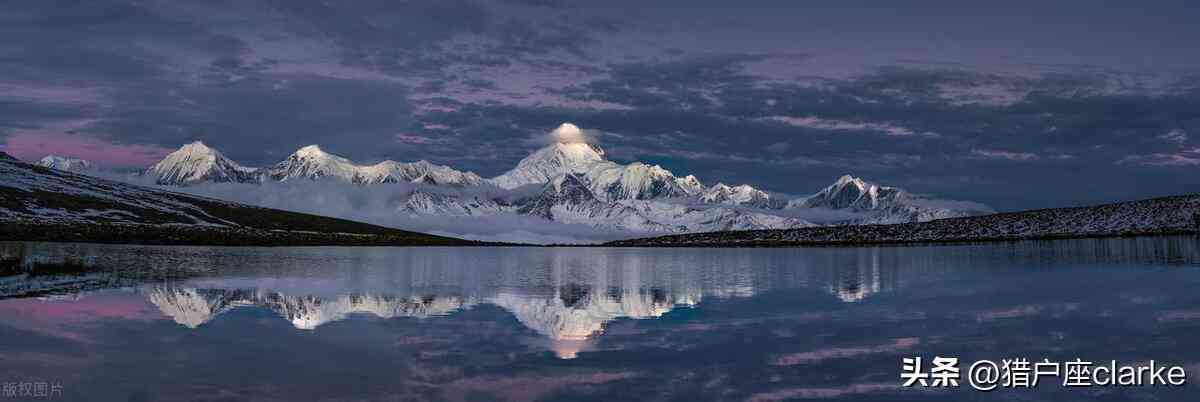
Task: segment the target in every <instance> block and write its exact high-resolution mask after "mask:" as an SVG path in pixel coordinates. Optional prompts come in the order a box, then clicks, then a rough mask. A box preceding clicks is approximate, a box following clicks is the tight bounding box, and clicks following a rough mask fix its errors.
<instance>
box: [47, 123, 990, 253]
mask: <svg viewBox="0 0 1200 402" xmlns="http://www.w3.org/2000/svg"><path fill="white" fill-rule="evenodd" d="M568 126H569V127H568ZM563 128H574V126H572V125H570V124H569V123H566V124H564V125H563V126H562V127H560V129H559V130H562V129H563ZM574 129H575V130H578V129H577V128H574ZM556 131H557V130H556ZM48 159H49V158H48ZM84 163H86V162H84ZM141 176H142V178H143V180H151V181H153V182H154V183H155V184H158V185H162V186H175V187H181V188H184V189H185V190H184V191H186V188H187V187H190V186H197V185H201V184H204V183H243V184H262V183H268V182H296V181H298V180H308V181H325V180H335V181H339V182H345V183H353V184H357V185H362V186H388V185H395V184H404V185H405V187H404V188H405V189H406V191H405V192H404V194H403V196H401V197H396V198H395V199H394V200H391V201H390V202H391V203H392V204H391V205H388V206H387V207H388V208H390V209H393V210H394V211H395V213H397V214H403V215H407V216H413V217H439V216H454V217H478V216H499V215H517V216H525V217H533V218H537V219H543V220H546V221H550V222H556V223H564V224H580V225H586V226H590V227H593V228H599V229H605V230H613V231H619V232H628V233H686V232H708V231H721V230H747V229H789V228H801V227H811V226H819V225H839V224H863V223H903V222H920V221H928V220H933V219H941V218H950V217H961V216H970V215H978V214H984V213H990V212H992V210H991V209H990V208H988V207H986V206H984V205H981V204H976V203H970V202H945V201H942V200H935V199H930V198H927V197H923V196H920V195H917V194H913V193H909V192H907V191H904V190H902V189H899V188H895V187H889V186H882V185H878V184H874V183H870V182H868V181H865V180H863V179H860V178H856V177H852V176H848V175H847V176H843V177H841V178H839V179H837V181H836V182H835V183H834V184H832V185H830V186H828V187H826V188H824V189H822V190H820V191H817V192H815V193H812V195H810V196H804V197H794V198H793V197H786V196H781V195H779V194H773V193H768V192H766V191H762V190H759V189H757V188H754V187H752V186H750V185H744V184H743V185H727V184H724V183H717V184H714V185H712V186H705V185H704V184H703V183H702V182H701V180H700V179H698V178H697V177H696V176H694V175H685V176H678V175H676V174H674V173H673V172H671V171H670V170H667V169H664V168H662V167H661V166H657V165H648V164H644V163H641V162H632V163H629V164H622V163H618V162H615V161H611V160H609V159H608V158H607V157H606V154H605V152H604V150H603V149H602V148H600V147H599V146H597V145H594V144H590V143H587V142H586V141H583V140H582V139H580V138H568V139H560V140H557V141H553V142H552V143H550V144H548V145H546V146H544V147H542V148H540V149H538V150H536V151H535V152H533V153H532V154H530V155H529V156H527V157H525V158H524V159H522V160H521V161H519V162H518V163H517V165H516V166H515V167H514V168H513V169H511V170H509V171H507V172H504V173H503V174H500V175H498V176H496V177H492V178H483V177H481V176H479V175H478V174H475V173H473V172H469V171H460V170H456V169H454V168H452V167H449V166H443V165H438V164H434V163H430V162H428V161H424V160H422V161H417V162H396V161H391V160H387V161H382V162H378V163H374V164H358V163H355V162H354V161H351V160H349V159H347V158H344V157H341V156H338V155H334V154H331V153H328V152H326V151H324V150H323V149H321V147H319V146H317V145H309V146H305V147H303V148H300V149H299V150H297V151H296V152H294V153H292V154H291V155H289V156H288V157H286V158H285V159H284V160H282V161H280V162H278V163H276V164H274V165H271V166H268V167H247V166H244V165H242V164H239V163H237V162H235V161H233V160H232V159H230V158H228V157H226V156H225V155H224V154H222V153H221V152H220V151H218V150H216V149H213V148H211V147H209V146H207V145H205V144H204V143H202V142H198V141H197V142H193V143H190V144H186V145H184V146H182V147H181V148H179V149H178V150H177V151H175V152H172V153H171V154H169V155H167V156H166V157H165V158H164V159H163V160H162V161H160V162H158V163H156V164H154V165H153V166H151V167H150V168H148V169H146V170H145V171H143V172H142V173H141ZM264 191H269V190H264Z"/></svg>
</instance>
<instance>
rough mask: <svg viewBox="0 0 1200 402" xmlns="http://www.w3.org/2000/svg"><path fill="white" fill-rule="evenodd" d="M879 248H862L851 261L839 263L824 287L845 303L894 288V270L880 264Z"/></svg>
mask: <svg viewBox="0 0 1200 402" xmlns="http://www.w3.org/2000/svg"><path fill="white" fill-rule="evenodd" d="M880 258H881V257H880V249H879V248H871V249H864V250H863V251H862V252H860V253H858V255H856V256H855V258H854V259H853V261H849V262H847V263H843V264H839V266H838V268H837V269H834V270H832V275H831V278H830V280H829V281H828V285H827V286H826V288H827V289H828V290H829V292H830V293H832V294H833V295H834V296H837V298H838V299H839V300H841V301H843V302H846V303H856V302H860V301H862V300H863V299H866V298H867V297H870V296H871V295H874V294H876V293H879V292H881V291H887V290H891V289H895V288H896V271H895V270H885V269H883V268H882V267H881V264H880Z"/></svg>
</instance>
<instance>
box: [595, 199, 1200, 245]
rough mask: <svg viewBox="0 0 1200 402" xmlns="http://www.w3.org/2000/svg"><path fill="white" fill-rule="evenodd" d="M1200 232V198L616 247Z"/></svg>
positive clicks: (649, 241) (664, 240) (647, 241)
mask: <svg viewBox="0 0 1200 402" xmlns="http://www.w3.org/2000/svg"><path fill="white" fill-rule="evenodd" d="M1198 232H1200V194H1191V195H1180V196H1173V197H1163V198H1153V199H1148V200H1139V201H1127V202H1119V203H1114V204H1104V205H1096V206H1089V207H1076V208H1056V209H1042V210H1033V211H1023V212H1012V213H1001V214H991V215H983V216H971V217H962V218H949V219H938V220H933V221H928V222H915V223H903V224H892V225H846V226H824V227H809V228H801V229H790V230H749V231H726V232H711V233H695V234H684V235H671V236H662V237H652V238H643V239H633V240H621V241H615V242H611V243H607V245H611V246H647V247H718V246H720V247H726V246H728V247H771V246H801V245H854V244H880V243H935V242H968V241H991V240H1026V239H1056V238H1075V237H1111V236H1138V235H1167V234H1191V233H1198Z"/></svg>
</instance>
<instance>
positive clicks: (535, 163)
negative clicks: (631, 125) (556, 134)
mask: <svg viewBox="0 0 1200 402" xmlns="http://www.w3.org/2000/svg"><path fill="white" fill-rule="evenodd" d="M600 163H610V162H608V161H607V160H605V159H604V150H603V149H600V147H597V146H595V145H592V144H588V143H585V142H556V143H554V144H550V145H548V146H545V147H543V148H542V149H539V150H537V151H536V152H534V153H532V154H530V155H529V156H526V157H525V159H521V161H520V162H517V167H515V168H513V169H512V170H509V171H508V172H505V173H504V174H502V175H500V176H496V177H495V178H493V179H492V181H493V182H494V183H496V185H498V186H500V187H503V188H508V189H513V188H517V187H521V186H524V185H528V184H541V183H546V182H548V181H550V180H551V179H553V178H556V177H558V176H559V175H561V174H564V173H575V174H585V173H587V171H588V170H589V169H591V168H592V167H593V166H595V165H597V164H600Z"/></svg>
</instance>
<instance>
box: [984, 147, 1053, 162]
mask: <svg viewBox="0 0 1200 402" xmlns="http://www.w3.org/2000/svg"><path fill="white" fill-rule="evenodd" d="M971 155H974V156H976V157H980V158H984V159H1002V160H1009V161H1014V162H1026V161H1036V160H1038V159H1041V158H1040V157H1039V156H1037V154H1034V153H1031V152H1011V151H1001V150H996V149H972V150H971Z"/></svg>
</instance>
